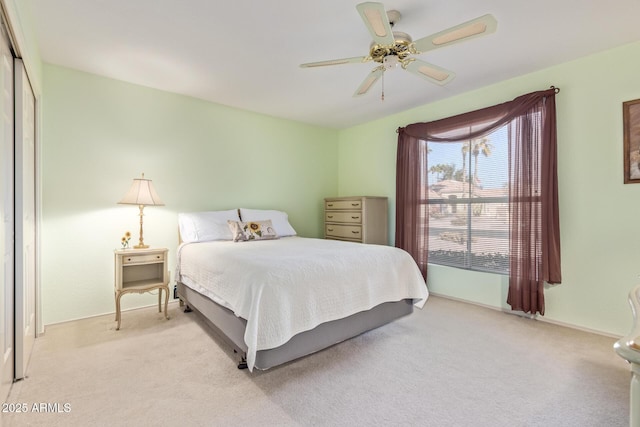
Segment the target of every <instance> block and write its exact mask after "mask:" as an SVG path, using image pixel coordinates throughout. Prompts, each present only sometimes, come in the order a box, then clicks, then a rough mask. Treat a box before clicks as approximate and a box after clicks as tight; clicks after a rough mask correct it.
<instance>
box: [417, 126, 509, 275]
mask: <svg viewBox="0 0 640 427" xmlns="http://www.w3.org/2000/svg"><path fill="white" fill-rule="evenodd" d="M507 142H508V135H507V128H506V127H503V128H501V129H499V130H497V131H495V132H493V133H492V134H490V135H488V136H486V137H483V138H478V139H476V140H472V141H462V142H456V143H437V142H429V148H430V151H429V154H428V162H429V167H428V171H427V172H428V175H427V185H428V186H429V187H428V189H429V201H428V206H429V209H428V211H429V262H431V263H435V264H444V265H452V266H456V267H462V268H468V269H473V270H482V271H494V272H499V273H508V271H509V257H508V254H509V223H508V221H509V217H508V214H509V211H508V180H509V174H508V145H507Z"/></svg>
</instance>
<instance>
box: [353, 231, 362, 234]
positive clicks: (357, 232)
mask: <svg viewBox="0 0 640 427" xmlns="http://www.w3.org/2000/svg"><path fill="white" fill-rule="evenodd" d="M351 232H352V233H353V234H360V232H359V231H351Z"/></svg>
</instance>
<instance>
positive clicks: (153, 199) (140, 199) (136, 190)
mask: <svg viewBox="0 0 640 427" xmlns="http://www.w3.org/2000/svg"><path fill="white" fill-rule="evenodd" d="M118 204H123V205H138V206H139V207H140V242H139V243H138V244H137V245H135V246H134V247H133V248H134V249H145V248H148V247H149V245H145V244H144V238H143V236H142V217H143V215H144V214H143V212H142V211H143V210H144V207H145V206H164V203H162V200H160V197H159V196H158V193H156V190H155V188H153V184H152V183H151V180H150V179H146V178H145V177H144V173H143V174H142V178H134V179H133V184H131V188H129V192H127V194H125V196H124V197H123V198H122V200H120V201H119V202H118Z"/></svg>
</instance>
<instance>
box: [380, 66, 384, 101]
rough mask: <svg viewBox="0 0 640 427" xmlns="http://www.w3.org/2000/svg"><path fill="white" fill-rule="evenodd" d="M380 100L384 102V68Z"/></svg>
mask: <svg viewBox="0 0 640 427" xmlns="http://www.w3.org/2000/svg"><path fill="white" fill-rule="evenodd" d="M380 101H383V102H384V70H383V71H382V94H381V95H380Z"/></svg>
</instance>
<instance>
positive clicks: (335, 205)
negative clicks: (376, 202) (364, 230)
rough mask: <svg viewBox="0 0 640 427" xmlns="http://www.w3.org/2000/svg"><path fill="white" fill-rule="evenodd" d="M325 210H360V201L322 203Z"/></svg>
mask: <svg viewBox="0 0 640 427" xmlns="http://www.w3.org/2000/svg"><path fill="white" fill-rule="evenodd" d="M324 208H325V210H328V211H329V210H332V209H356V210H357V209H362V200H331V201H325V202H324Z"/></svg>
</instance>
